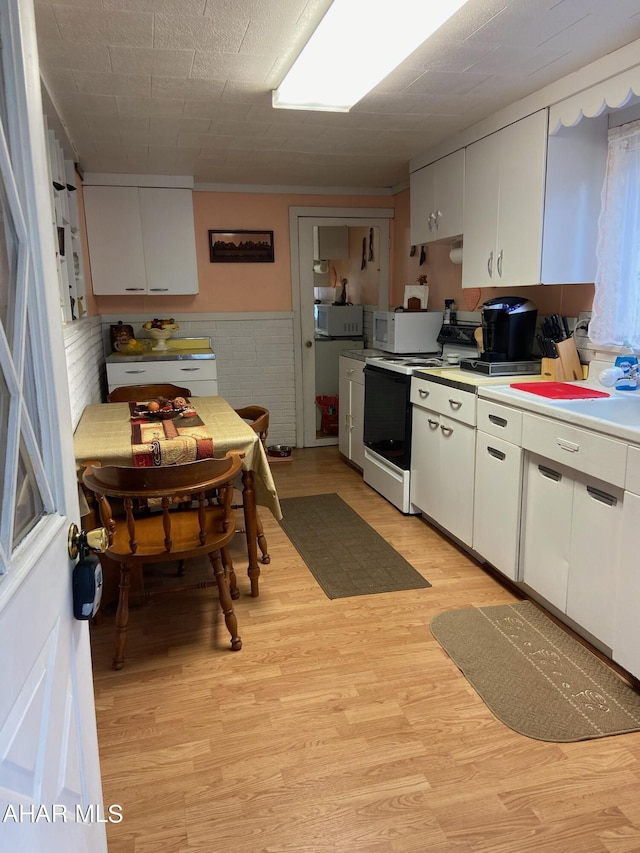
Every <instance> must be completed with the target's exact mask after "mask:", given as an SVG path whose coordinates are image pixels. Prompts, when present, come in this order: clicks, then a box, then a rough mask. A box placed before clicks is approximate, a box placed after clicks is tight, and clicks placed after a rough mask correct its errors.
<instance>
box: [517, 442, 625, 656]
mask: <svg viewBox="0 0 640 853" xmlns="http://www.w3.org/2000/svg"><path fill="white" fill-rule="evenodd" d="M525 469H526V475H525V493H524V508H523V524H522V551H521V554H522V559H521V568H522V580H523V581H524V582H525V583H526V584H527V585H528V586H529V587H531V589H533V590H535V592H537V593H539V594H540V595H541V596H542V597H543V598H545V599H546V600H547V601H548V602H550V603H551V604H553V605H554V606H555V607H557V608H558V610H560V611H561V612H562V613H565V614H566V615H567V616H568V617H569V618H570V619H572V620H573V621H574V622H575V623H577V624H578V625H580V626H581V627H582V628H584V629H585V630H586V631H587V632H589V634H591V635H592V636H593V637H595V638H596V639H597V640H599V641H600V642H601V643H603V644H604V645H605V646H607V647H609V648H610V647H611V646H612V643H613V627H614V605H615V597H616V583H617V568H618V563H619V548H620V535H621V532H622V512H623V491H622V489H620V488H619V487H617V486H612V485H610V484H608V483H604V482H602V481H601V480H597V479H595V478H593V477H591V476H590V475H587V474H583V473H581V472H578V471H574V470H572V469H570V468H567V467H566V466H565V465H561V464H559V463H557V462H555V461H553V460H549V459H546V458H543V457H540V456H538V455H537V454H534V453H527V456H526V465H525Z"/></svg>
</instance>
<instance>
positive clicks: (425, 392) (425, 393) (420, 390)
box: [418, 388, 431, 400]
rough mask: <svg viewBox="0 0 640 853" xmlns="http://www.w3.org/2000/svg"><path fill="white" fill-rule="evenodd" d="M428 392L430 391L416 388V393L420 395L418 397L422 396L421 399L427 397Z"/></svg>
mask: <svg viewBox="0 0 640 853" xmlns="http://www.w3.org/2000/svg"><path fill="white" fill-rule="evenodd" d="M430 393H431V391H424V390H423V389H422V388H418V394H419V395H420V397H422V399H423V400H424V399H425V398H426V397H428V396H429V394H430Z"/></svg>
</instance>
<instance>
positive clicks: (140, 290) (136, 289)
mask: <svg viewBox="0 0 640 853" xmlns="http://www.w3.org/2000/svg"><path fill="white" fill-rule="evenodd" d="M125 290H135V291H136V292H137V293H138V292H141V293H144V292H145V288H144V287H125Z"/></svg>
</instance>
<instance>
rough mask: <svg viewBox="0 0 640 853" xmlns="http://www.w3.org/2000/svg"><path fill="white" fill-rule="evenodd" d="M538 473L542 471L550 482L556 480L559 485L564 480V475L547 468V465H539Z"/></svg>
mask: <svg viewBox="0 0 640 853" xmlns="http://www.w3.org/2000/svg"><path fill="white" fill-rule="evenodd" d="M538 471H540V473H541V474H542V476H543V477H546V478H547V479H548V480H555V481H556V483H559V482H560V480H561V479H562V474H561V473H560V472H559V471H554V470H553V468H547V466H546V465H538Z"/></svg>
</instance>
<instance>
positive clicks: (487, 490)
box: [473, 430, 522, 581]
mask: <svg viewBox="0 0 640 853" xmlns="http://www.w3.org/2000/svg"><path fill="white" fill-rule="evenodd" d="M521 490H522V448H521V447H517V446H516V445H515V444H511V443H510V442H508V441H504V440H503V439H501V438H496V437H495V436H494V435H489V434H488V433H486V432H481V431H480V430H478V432H477V434H476V477H475V491H474V497H473V550H474V551H477V553H478V554H480V555H481V556H482V557H484V559H485V560H486V561H487V562H488V563H491V565H492V566H494V567H495V568H496V569H498V570H499V571H501V572H502V573H503V574H504V575H506V576H507V577H508V578H509V579H510V580H513V581H515V580H518V553H519V548H518V544H519V535H518V534H519V529H520V493H521Z"/></svg>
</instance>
